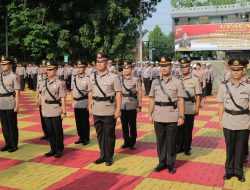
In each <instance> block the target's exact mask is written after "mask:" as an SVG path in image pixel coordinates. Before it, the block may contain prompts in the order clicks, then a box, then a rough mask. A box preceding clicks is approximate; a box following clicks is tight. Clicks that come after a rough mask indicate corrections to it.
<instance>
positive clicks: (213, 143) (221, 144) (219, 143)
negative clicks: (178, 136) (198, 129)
mask: <svg viewBox="0 0 250 190" xmlns="http://www.w3.org/2000/svg"><path fill="white" fill-rule="evenodd" d="M192 146H194V147H202V148H220V149H225V148H226V145H225V141H224V138H220V137H204V136H195V137H193V142H192Z"/></svg>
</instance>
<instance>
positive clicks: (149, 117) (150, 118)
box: [148, 115, 153, 124]
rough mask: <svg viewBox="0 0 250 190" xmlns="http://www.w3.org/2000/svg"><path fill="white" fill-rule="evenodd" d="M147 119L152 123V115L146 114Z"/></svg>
mask: <svg viewBox="0 0 250 190" xmlns="http://www.w3.org/2000/svg"><path fill="white" fill-rule="evenodd" d="M148 121H149V123H151V124H152V123H153V118H152V116H151V115H150V116H148Z"/></svg>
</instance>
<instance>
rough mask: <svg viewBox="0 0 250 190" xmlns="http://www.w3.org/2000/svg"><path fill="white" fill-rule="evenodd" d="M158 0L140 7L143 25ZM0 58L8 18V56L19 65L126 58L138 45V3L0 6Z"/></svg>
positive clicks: (67, 0) (48, 1) (42, 0)
mask: <svg viewBox="0 0 250 190" xmlns="http://www.w3.org/2000/svg"><path fill="white" fill-rule="evenodd" d="M160 1H161V0H148V1H146V2H144V3H143V7H142V10H143V19H144V20H145V19H146V18H147V17H150V16H151V14H152V13H153V12H154V11H155V6H156V5H157V3H158V2H160ZM0 2H1V3H0V11H1V13H0V14H1V15H0V26H1V30H0V44H1V45H0V54H4V44H5V43H4V27H3V26H4V18H5V17H6V12H7V13H8V25H9V40H10V41H9V49H10V55H13V56H16V57H19V58H21V59H24V60H35V61H37V60H40V59H42V58H48V59H60V58H62V56H63V55H69V56H70V58H71V59H77V58H79V57H86V58H93V57H94V56H95V54H96V52H97V51H105V52H107V53H109V54H111V55H112V56H113V57H117V56H120V55H121V54H126V53H129V52H131V51H132V50H133V48H134V47H135V44H136V43H137V40H138V36H139V34H138V25H139V22H140V11H139V3H140V1H139V0H95V1H92V0H84V1H83V0H60V1H57V0H16V1H8V0H0Z"/></svg>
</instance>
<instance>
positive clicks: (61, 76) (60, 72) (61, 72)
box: [57, 63, 65, 80]
mask: <svg viewBox="0 0 250 190" xmlns="http://www.w3.org/2000/svg"><path fill="white" fill-rule="evenodd" d="M57 75H58V79H59V80H64V78H65V76H64V75H65V69H64V65H63V63H59V64H58V70H57Z"/></svg>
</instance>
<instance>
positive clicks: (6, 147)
mask: <svg viewBox="0 0 250 190" xmlns="http://www.w3.org/2000/svg"><path fill="white" fill-rule="evenodd" d="M9 149H10V148H9V147H8V146H4V147H3V148H1V149H0V151H1V152H6V151H8V150H9Z"/></svg>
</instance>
